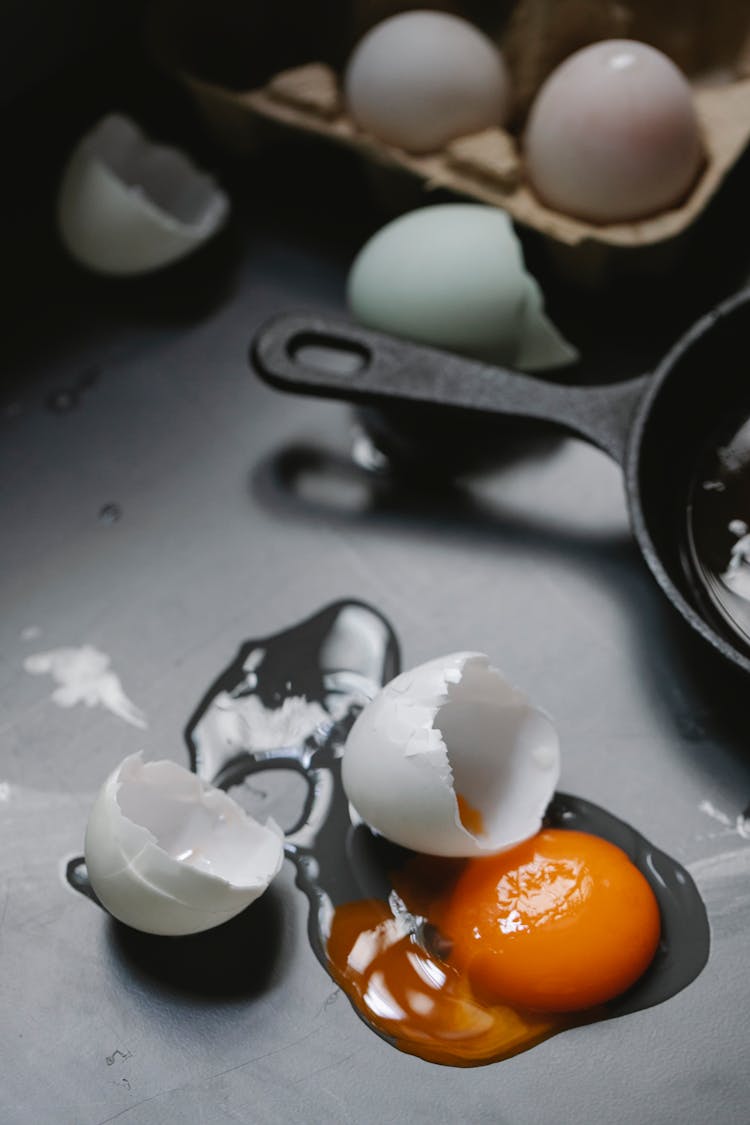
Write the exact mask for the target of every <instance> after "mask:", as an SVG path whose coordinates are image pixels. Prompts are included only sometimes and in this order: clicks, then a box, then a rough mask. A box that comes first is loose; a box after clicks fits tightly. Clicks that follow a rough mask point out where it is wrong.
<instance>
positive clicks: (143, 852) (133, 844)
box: [85, 754, 284, 935]
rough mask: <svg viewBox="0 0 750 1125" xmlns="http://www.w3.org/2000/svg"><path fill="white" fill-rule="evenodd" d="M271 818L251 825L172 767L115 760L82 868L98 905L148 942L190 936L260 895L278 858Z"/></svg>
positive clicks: (223, 799) (221, 796)
mask: <svg viewBox="0 0 750 1125" xmlns="http://www.w3.org/2000/svg"><path fill="white" fill-rule="evenodd" d="M283 842H284V835H283V833H282V831H281V829H280V828H279V826H278V825H277V824H276V823H275V822H274V821H273V820H271V819H269V820H268V821H267V822H266V824H265V825H263V824H260V823H258V821H256V820H253V818H252V817H250V816H248V815H247V813H246V812H245V811H244V810H243V809H241V808H240V806H239V805H238V804H237V803H236V802H235V801H233V800H232V798H231V797H228V796H227V794H226V793H224V792H222V791H221V790H220V789H214V788H213V787H212V786H209V785H207V784H206V783H205V782H203V781H201V780H200V779H199V778H198V777H196V775H195V774H193V773H191V772H190V771H189V770H186V769H184V768H183V767H182V766H178V765H177V764H176V763H175V762H170V761H158V762H144V761H143V759H142V756H141V755H140V754H133V755H131V756H130V757H128V758H125V760H124V761H123V762H121V763H120V765H119V766H118V767H117V769H115V770H114V772H113V773H112V774H110V776H109V777H108V779H107V780H106V781H105V783H104V785H103V786H102V788H101V790H100V791H99V794H98V796H97V798H96V801H95V802H94V806H93V808H92V810H91V814H90V816H89V821H88V826H87V828H86V846H85V855H86V867H87V869H88V874H89V879H90V880H91V886H92V887H93V889H94V891H95V892H96V894H97V896H98V898H99V899H100V901H101V903H102V905H103V906H104V907H106V909H107V910H108V911H109V912H110V914H113V915H114V916H115V918H118V919H119V920H120V921H121V922H125V923H126V925H128V926H132V927H133V928H134V929H136V930H142V931H144V932H145V933H150V934H171V935H177V934H192V933H199V932H200V931H202V930H208V929H211V928H212V927H213V926H219V925H221V923H222V922H227V921H228V920H229V919H230V918H234V916H235V915H236V914H239V913H240V912H241V911H242V910H244V909H245V907H246V906H249V905H250V903H251V902H254V901H255V899H256V898H259V897H260V895H262V894H263V892H264V891H265V890H266V888H267V887H268V885H269V884H270V882H271V880H272V879H273V878H274V877H275V876H276V875H277V874H278V872H279V869H280V868H281V864H282V861H283V858H284V843H283Z"/></svg>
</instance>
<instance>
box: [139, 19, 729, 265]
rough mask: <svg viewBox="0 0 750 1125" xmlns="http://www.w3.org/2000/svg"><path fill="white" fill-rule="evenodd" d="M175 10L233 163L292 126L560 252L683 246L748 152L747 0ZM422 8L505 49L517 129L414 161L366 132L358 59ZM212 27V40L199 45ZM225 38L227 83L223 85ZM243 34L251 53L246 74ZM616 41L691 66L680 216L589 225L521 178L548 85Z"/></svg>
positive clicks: (193, 86)
mask: <svg viewBox="0 0 750 1125" xmlns="http://www.w3.org/2000/svg"><path fill="white" fill-rule="evenodd" d="M175 4H176V0H163V2H162V3H161V4H158V5H157V6H156V9H155V11H154V12H153V13H152V16H153V17H154V18H152V23H151V40H152V43H153V44H154V46H155V49H156V51H157V53H158V54H159V56H160V57H161V58H162V60H163V61H164V62H165V63H166V65H167V66H168V67H169V68H170V69H171V70H172V71H173V72H175V73H177V74H179V75H180V77H181V78H182V80H183V81H184V82H185V83H186V85H187V87H188V89H189V90H190V91H191V93H192V95H193V97H194V99H195V101H196V103H197V105H198V107H199V110H200V112H201V114H202V116H203V118H204V120H205V121H206V122H207V124H208V125H209V127H210V128H211V130H212V131H213V133H214V135H215V136H216V137H217V139H219V140H220V141H221V142H222V143H224V144H225V145H227V146H228V147H230V148H231V149H233V150H234V151H235V152H237V151H240V152H248V151H250V150H252V149H253V148H254V147H257V144H258V143H259V141H260V139H261V138H262V136H263V133H264V129H265V128H266V127H267V126H268V125H269V124H273V125H282V126H286V127H288V128H291V129H293V130H296V131H298V132H299V133H300V134H301V135H307V136H312V137H319V138H321V139H325V140H328V141H331V142H335V143H337V144H340V145H345V146H347V147H348V148H351V149H354V150H356V151H357V152H358V153H360V154H361V156H362V157H363V158H364V159H365V160H366V161H368V162H370V163H372V164H373V166H379V167H381V168H382V167H384V166H385V167H390V168H394V169H399V170H401V171H402V172H406V173H409V174H410V175H411V176H412V177H414V178H415V180H416V181H417V183H419V184H421V186H422V187H423V188H424V189H425V190H426V191H429V190H430V189H432V188H437V187H441V188H447V189H450V190H452V191H454V192H457V193H459V194H461V195H463V196H466V197H468V198H469V199H474V200H477V201H479V202H482V203H488V204H491V205H494V206H497V207H501V208H503V209H504V210H506V211H507V212H508V213H509V214H510V215H511V216H512V218H513V219H514V220H516V221H517V222H519V223H521V224H523V225H525V226H526V227H529V228H532V229H533V230H536V231H538V232H540V233H541V234H543V235H545V236H547V238H549V239H551V240H553V242H555V243H557V244H559V245H560V246H561V247H567V248H578V249H583V248H584V247H588V249H589V250H591V249H592V248H596V247H599V248H600V249H609V250H612V249H614V248H635V247H647V246H656V245H657V244H662V243H665V242H668V241H669V240H672V239H674V238H676V236H678V235H680V234H681V233H683V232H684V231H686V229H687V228H688V227H689V226H690V224H691V223H692V222H693V220H694V219H695V218H696V217H697V216H698V215H699V214H700V213H701V211H702V210H703V209H704V208H705V206H706V204H707V203H708V201H709V200H710V199H711V198H712V196H713V195H714V194H715V193H716V191H717V189H718V188H719V186H720V184H721V183H722V181H723V180H724V178H725V177H726V175H727V173H728V172H729V171H730V169H731V168H732V166H733V165H734V164H735V163H736V161H737V160H738V158H739V156H740V155H741V154H742V152H743V151H744V149H745V148H746V147H747V145H748V141H750V4H748V3H747V0H660V2H659V3H658V4H656V3H653V0H631V2H628V3H625V2H620V0H517V2H516V3H505V4H503V3H502V2H500V3H498V2H497V0H495V2H494V3H483V2H482V0H474V2H473V3H463V4H452V3H441V2H440V0H433V2H432V3H429V4H419V3H416V4H403V3H397V2H393V0H358V2H355V3H353V4H352V3H349V4H342V3H336V2H335V0H317V2H316V3H315V4H311V3H310V2H309V0H300V2H298V3H295V2H293V0H275V3H274V4H273V5H268V4H265V3H263V0H255V2H253V0H245V3H244V4H242V3H240V0H220V2H218V3H217V2H216V0H214V3H212V4H211V5H210V6H209V5H208V4H207V3H206V4H201V3H196V2H195V0H191V2H188V3H185V0H183V2H182V3H180V4H177V7H175ZM415 7H429V8H431V9H442V10H444V11H451V12H454V13H455V14H459V15H463V16H465V17H466V18H469V19H471V20H472V22H474V23H475V24H477V25H478V26H480V27H481V28H482V29H483V30H484V31H485V32H486V33H487V34H489V35H490V36H491V37H492V38H493V39H494V40H495V41H496V42H497V43H498V45H499V46H500V48H501V49H502V51H503V53H504V55H505V58H506V62H507V64H508V67H509V70H510V73H511V76H512V79H513V89H514V99H515V102H514V114H513V118H512V120H511V122H510V124H509V127H508V128H507V129H502V128H491V129H486V130H484V131H482V132H480V133H476V134H472V135H469V136H465V137H461V138H459V139H457V140H455V141H453V142H452V143H450V144H448V145H447V146H446V147H445V148H444V149H442V150H440V151H439V152H435V153H432V154H429V155H426V156H425V155H420V156H415V155H412V154H410V153H407V152H404V151H402V150H400V149H397V148H394V147H392V146H389V145H387V144H384V143H383V142H382V141H379V140H378V139H377V138H375V137H372V136H369V135H368V134H366V133H364V132H362V131H361V130H360V129H359V128H358V127H357V125H356V124H355V123H354V121H353V120H352V118H351V117H350V116H349V115H348V113H347V111H346V106H345V104H344V100H343V97H342V91H341V73H342V69H343V66H344V64H345V60H346V58H347V56H348V53H349V51H350V50H351V48H352V46H353V45H354V43H356V41H357V39H358V38H359V37H360V36H361V35H362V33H363V32H364V31H366V30H367V28H368V27H371V26H372V25H373V24H375V23H377V22H379V21H380V20H381V19H383V18H385V17H386V16H389V15H393V14H395V13H396V12H398V11H403V10H406V9H408V8H415ZM262 9H263V10H264V12H263V14H262V15H261V10H262ZM311 9H313V10H314V11H313V12H311ZM269 12H270V14H269ZM201 19H202V20H203V23H201ZM176 25H177V26H181V28H182V33H181V36H180V37H175V36H174V35H172V36H165V32H166V29H167V28H171V29H172V30H174V28H175V26H176ZM243 28H244V30H243ZM201 29H202V34H203V36H204V41H203V42H202V43H200V42H198V41H197V40H196V37H200V35H201ZM222 35H224V36H226V38H225V48H226V59H225V66H226V73H227V75H228V76H229V78H228V79H227V80H223V78H222V74H221V68H222ZM243 35H246V36H247V39H246V41H245V42H246V44H247V45H248V46H247V65H246V69H245V72H244V73H243V63H242V36H243ZM264 35H265V36H266V41H265V42H264V41H263V36H264ZM191 36H192V39H191ZM285 37H286V39H285ZM606 38H633V39H641V40H643V41H645V42H648V43H651V44H653V45H654V46H656V47H658V48H659V49H661V50H663V51H664V52H665V53H666V54H668V55H669V56H670V57H671V58H672V59H673V60H674V61H675V62H676V63H677V64H678V66H680V68H681V69H682V70H683V71H684V72H685V74H686V75H687V76H688V77H689V79H690V81H691V83H692V85H693V89H694V95H695V105H696V110H697V113H698V117H699V120H700V124H701V129H702V133H703V138H704V143H705V149H706V163H705V166H704V168H703V170H702V172H701V174H700V176H699V178H698V179H697V181H696V182H695V184H694V186H693V188H692V190H691V191H690V193H689V195H688V196H687V197H686V198H685V199H683V200H682V201H681V202H680V204H679V205H677V206H675V207H672V208H670V209H669V210H666V211H662V212H660V213H659V214H656V215H653V216H651V217H647V218H645V219H641V220H638V221H637V222H626V223H623V222H619V223H612V224H592V223H589V222H585V221H583V220H580V219H576V218H573V217H572V216H569V215H565V214H562V213H560V212H558V211H554V210H552V209H551V208H549V207H547V206H545V204H543V203H542V202H541V200H539V199H538V198H537V197H536V196H535V194H534V192H533V191H532V189H531V188H530V186H529V184H528V183H527V181H526V178H525V174H524V163H523V152H522V141H521V138H522V131H523V122H524V118H525V115H526V113H527V111H528V107H529V105H530V103H531V101H532V100H533V97H534V95H535V93H536V91H537V90H538V88H539V86H540V85H541V83H542V82H543V81H544V79H545V78H546V76H547V75H548V74H549V73H550V72H551V71H552V70H553V69H554V68H555V66H557V64H558V63H559V62H561V61H562V59H564V58H566V57H567V56H568V55H569V54H571V53H572V52H573V51H575V50H577V49H578V48H580V47H582V46H585V45H586V44H588V43H591V42H595V41H597V40H600V39H606ZM201 56H202V57H201ZM206 57H208V58H209V59H210V64H208V65H207V64H206V61H205V60H206ZM286 62H288V63H289V65H285V63H286ZM427 201H429V200H428V199H425V202H427Z"/></svg>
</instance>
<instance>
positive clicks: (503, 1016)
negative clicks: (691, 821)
mask: <svg viewBox="0 0 750 1125" xmlns="http://www.w3.org/2000/svg"><path fill="white" fill-rule="evenodd" d="M399 663H400V662H399V652H398V644H397V641H396V638H395V634H394V632H393V630H392V628H391V626H390V625H389V623H388V622H387V621H386V620H385V619H384V618H383V617H382V616H381V615H380V614H379V613H377V612H376V611H375V610H373V609H371V608H370V607H369V606H366V605H364V604H362V603H359V602H352V601H345V602H338V603H335V604H333V605H331V606H329V607H327V608H326V609H324V610H322V611H321V612H320V613H318V614H316V615H315V616H314V617H312V618H309V619H308V620H306V621H304V622H302V623H301V624H300V625H297V626H294V627H293V628H291V629H289V630H286V631H284V632H282V633H279V634H276V635H274V636H272V637H268V638H265V639H262V640H258V641H252V642H248V643H247V644H245V645H243V646H242V648H241V649H240V651H239V653H238V654H237V656H236V658H235V659H234V660H233V661H232V662H231V664H230V665H229V666H228V667H227V668H226V669H225V670H224V671H223V672H222V673H221V674H220V675H219V676H218V677H217V679H216V680H215V681H214V683H213V684H212V685H211V687H210V688H209V689H208V691H207V692H206V694H205V696H204V697H203V699H202V700H201V702H200V704H199V705H198V707H197V708H196V711H195V712H194V714H193V716H192V717H191V719H190V721H189V723H188V726H187V728H186V732H185V737H186V742H187V745H188V749H189V752H190V760H191V766H192V768H193V769H194V770H195V772H196V773H198V775H199V776H200V777H202V778H203V779H204V780H206V781H209V782H212V783H213V784H217V785H219V786H220V787H221V788H223V789H226V790H228V791H230V792H231V793H232V795H233V796H235V797H237V796H238V794H240V793H244V794H245V795H248V794H250V795H251V796H252V793H253V791H255V792H256V793H257V792H261V793H262V794H264V795H267V793H268V792H271V791H272V790H274V787H273V786H270V785H267V784H266V780H265V779H267V778H269V777H271V776H272V775H273V776H276V771H287V772H288V771H291V772H292V773H293V774H294V775H295V785H294V788H295V789H296V791H299V790H300V788H301V787H302V794H303V795H302V799H301V806H302V807H301V808H300V807H299V803H300V802H299V800H298V801H297V802H296V804H297V807H296V808H295V809H288V810H287V811H286V816H285V817H281V816H279V815H278V813H277V811H276V809H275V808H269V807H266V808H265V809H263V810H262V811H264V812H272V813H273V815H274V816H276V817H277V819H279V820H280V821H281V822H282V823H283V825H284V827H285V830H286V842H285V852H286V856H287V858H288V859H289V860H290V861H291V863H292V864H293V865H294V867H295V871H296V882H297V886H298V887H299V888H300V889H301V890H302V891H303V892H304V894H305V895H306V897H307V900H308V906H309V914H308V936H309V939H310V943H311V946H312V949H313V951H314V953H315V955H316V957H317V958H318V960H319V961H320V963H321V965H322V966H323V968H324V969H325V970H326V972H328V973H329V975H330V976H331V977H332V979H333V980H334V981H335V982H336V983H337V984H338V985H339V986H340V987H341V988H342V989H343V990H344V991H345V992H346V994H347V996H348V997H349V1000H350V1002H351V1003H352V1006H353V1008H354V1010H355V1011H356V1012H357V1014H358V1015H359V1016H360V1018H362V1019H363V1020H364V1021H365V1022H366V1023H367V1025H368V1026H369V1027H370V1028H371V1029H372V1030H373V1031H375V1032H376V1034H378V1035H379V1036H380V1037H381V1038H383V1039H384V1040H386V1041H387V1042H389V1043H391V1044H392V1045H393V1046H395V1047H398V1048H399V1049H400V1050H403V1051H406V1052H408V1053H411V1054H414V1055H417V1056H419V1057H421V1058H424V1059H427V1060H429V1061H432V1062H438V1063H443V1064H448V1065H455V1066H472V1065H480V1064H484V1063H489V1062H494V1061H498V1060H500V1059H503V1058H507V1057H509V1056H511V1055H513V1054H516V1053H518V1052H519V1051H522V1050H526V1049H528V1048H529V1047H532V1046H534V1045H535V1044H536V1043H538V1042H540V1041H541V1040H542V1039H545V1038H548V1037H549V1036H551V1035H554V1034H557V1033H559V1032H561V1031H564V1030H566V1029H567V1028H569V1027H571V1026H576V1025H580V1024H582V1023H591V1022H595V1021H600V1020H606V1019H610V1018H614V1017H616V1016H621V1015H626V1014H628V1013H630V1012H636V1011H641V1010H643V1009H645V1008H648V1007H651V1006H653V1005H655V1004H659V1003H662V1002H663V1001H664V1000H667V999H669V998H670V997H671V996H674V995H675V994H676V993H678V992H679V991H681V990H682V989H683V988H685V987H687V985H689V984H690V983H691V981H693V980H694V979H695V977H696V976H697V975H698V974H699V973H700V971H701V969H702V968H703V966H704V965H705V963H706V960H707V958H708V951H709V930H708V921H707V917H706V911H705V908H704V906H703V903H702V901H701V898H700V896H699V894H698V891H697V889H696V887H695V884H694V882H693V880H692V879H691V877H690V875H689V874H688V872H687V871H686V870H685V869H684V868H683V867H682V866H681V865H680V864H678V863H677V862H676V861H675V860H673V859H672V858H671V857H669V856H668V855H666V854H665V853H664V852H662V851H660V850H659V849H657V848H655V847H654V846H653V845H652V844H651V843H650V842H649V841H648V840H646V839H645V838H644V837H643V836H641V835H640V833H638V832H636V830H635V829H633V828H632V827H630V826H629V825H627V824H626V823H625V822H623V821H621V820H619V819H618V818H616V817H614V816H612V815H611V814H610V813H608V812H607V811H606V810H604V809H601V808H599V807H598V806H596V805H593V804H591V803H590V802H588V801H585V800H583V799H582V798H580V797H576V796H572V795H569V794H565V793H557V794H556V795H555V797H554V799H553V801H552V802H551V804H550V806H549V808H548V810H547V815H546V819H545V827H547V828H550V829H552V830H554V831H555V832H558V833H562V834H563V835H564V833H566V832H569V831H574V832H585V833H589V834H591V835H593V836H596V837H599V838H601V839H602V840H605V841H609V842H610V843H612V844H614V845H616V846H617V847H618V848H620V849H622V851H624V852H625V853H626V855H627V856H628V857H629V859H630V860H631V861H632V863H633V864H635V866H636V868H637V869H638V871H640V872H641V874H642V875H643V876H644V877H645V879H646V880H647V882H648V884H649V886H650V887H651V890H652V891H653V893H654V895H655V897H656V901H657V903H658V907H659V913H660V916H661V936H660V940H659V945H658V948H657V951H656V954H655V956H654V958H653V961H652V962H651V964H650V966H649V968H648V969H647V970H646V972H645V973H644V974H643V976H642V977H641V978H640V979H639V980H638V981H637V982H636V984H635V985H633V986H632V987H631V988H630V989H628V991H627V992H625V993H624V994H623V995H621V996H619V997H617V998H616V999H615V1000H610V1001H608V1002H607V1003H604V1004H600V1005H599V1006H598V1007H596V1008H592V1009H589V1010H586V1011H583V1012H577V1013H574V1014H572V1015H571V1014H556V1015H549V1014H545V1013H540V1012H532V1011H528V1010H523V1009H521V1008H514V1007H512V1006H510V1005H507V1004H498V1003H497V1001H496V1000H494V1001H493V1000H488V999H487V998H486V997H484V998H483V997H482V996H481V995H477V994H476V992H477V990H476V989H475V988H474V987H473V986H471V985H470V983H469V982H467V979H466V974H462V973H460V972H458V971H457V969H456V966H455V965H454V964H453V961H452V950H451V947H450V943H449V942H447V941H446V940H445V935H444V934H441V932H440V929H439V927H438V926H436V925H435V923H434V921H433V920H432V918H431V917H430V916H429V909H427V912H426V913H423V912H422V911H424V910H425V908H426V904H428V903H429V900H430V887H429V884H430V881H431V880H432V881H435V880H437V881H438V882H439V881H440V880H442V879H447V880H448V881H450V879H455V878H456V876H457V870H456V861H446V860H442V861H432V860H430V859H428V858H427V857H422V856H418V855H416V853H413V852H409V851H407V850H406V849H403V848H399V847H397V846H395V845H393V844H391V843H389V842H388V841H386V840H384V839H383V838H382V837H378V836H376V835H374V834H373V833H372V832H371V831H370V829H368V828H367V827H366V826H365V825H364V824H362V823H353V820H352V816H351V814H350V808H349V803H348V801H347V799H346V796H345V794H344V791H343V788H342V785H341V778H340V763H341V755H342V753H343V749H344V744H345V741H346V737H347V734H348V732H349V730H350V728H351V726H352V724H353V722H354V720H355V718H356V717H357V715H358V714H359V712H360V710H361V709H362V707H363V706H364V704H365V703H366V702H367V701H368V700H369V699H371V698H372V697H373V695H374V694H376V692H377V691H378V690H379V689H380V687H381V686H382V685H383V684H384V683H386V682H388V681H389V680H391V679H392V678H393V677H394V676H395V675H396V674H397V673H398V671H399ZM283 715H286V716H287V718H288V720H289V721H288V723H285V722H283V721H282V720H281V716H283ZM261 775H262V776H261ZM282 788H283V787H281V786H278V787H276V789H277V790H279V791H280V790H281V789H282ZM255 811H256V812H257V810H255ZM571 838H572V837H571ZM436 862H437V865H438V866H437V867H436V865H435V864H436ZM462 862H464V861H458V864H459V865H460V864H461V863H462ZM481 862H485V861H481ZM441 864H442V865H443V867H442V869H440V865H441ZM67 877H68V881H69V882H70V884H71V886H73V887H74V888H75V889H76V890H79V891H81V892H82V893H84V894H86V893H89V891H88V888H87V885H86V878H85V871H84V869H83V867H82V865H81V862H80V861H71V863H69V864H68V868H67ZM433 897H434V896H433ZM438 897H439V896H438ZM504 923H505V925H506V926H507V929H508V932H510V933H512V931H513V929H514V928H515V927H518V926H519V925H522V924H523V923H522V920H521V919H520V918H516V917H514V915H513V912H512V911H511V912H509V913H508V916H507V918H505V919H504Z"/></svg>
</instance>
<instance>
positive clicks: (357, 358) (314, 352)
mask: <svg viewBox="0 0 750 1125" xmlns="http://www.w3.org/2000/svg"><path fill="white" fill-rule="evenodd" d="M288 351H289V355H290V358H291V359H292V360H294V362H295V363H297V364H299V365H300V366H301V367H305V368H308V369H309V370H312V371H322V372H329V373H332V374H336V375H355V374H357V373H358V372H360V371H363V370H364V369H365V368H366V367H367V365H368V364H369V362H370V353H369V352H368V351H367V349H366V348H364V347H362V346H361V345H360V344H357V343H354V342H352V341H350V340H342V339H341V338H340V337H335V336H326V335H325V334H322V335H314V334H313V333H311V332H300V333H299V334H298V335H297V336H294V337H292V339H291V340H290V341H289V344H288Z"/></svg>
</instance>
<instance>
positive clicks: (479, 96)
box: [344, 12, 510, 152]
mask: <svg viewBox="0 0 750 1125" xmlns="http://www.w3.org/2000/svg"><path fill="white" fill-rule="evenodd" d="M344 89H345V95H346V102H347V105H348V108H349V112H350V113H351V115H352V117H353V118H354V120H355V121H356V123H357V124H358V125H359V126H360V128H361V129H364V130H365V131H366V132H368V133H372V134H373V136H376V137H379V138H380V140H382V141H385V142H386V143H387V144H391V145H396V146H397V147H398V148H403V149H406V150H407V151H408V152H434V151H435V150H436V149H439V148H441V147H442V146H443V145H444V144H446V143H447V142H448V141H450V140H453V139H454V138H455V137H460V136H463V135H464V134H466V133H475V132H479V130H481V129H486V128H488V127H489V126H491V125H501V124H502V123H503V121H505V119H506V117H507V115H508V109H509V101H510V98H509V83H508V76H507V72H506V69H505V64H504V62H503V59H502V56H501V55H500V52H499V51H498V49H497V48H496V47H495V45H494V43H492V42H491V40H489V39H488V38H487V36H486V35H483V34H482V32H481V31H479V30H478V29H477V28H476V27H474V26H473V24H470V23H468V22H467V21H466V20H463V19H460V18H459V17H457V16H451V15H446V14H445V13H443V12H402V13H401V14H400V15H397V16H393V17H391V18H390V19H387V20H384V21H383V22H382V23H380V24H378V25H377V26H376V27H374V28H372V30H371V31H369V32H368V33H367V34H366V35H365V37H364V38H363V39H362V40H361V41H360V42H359V44H358V45H357V47H356V48H355V50H354V53H353V54H352V56H351V58H350V60H349V63H348V65H347V68H346V73H345V77H344Z"/></svg>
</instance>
